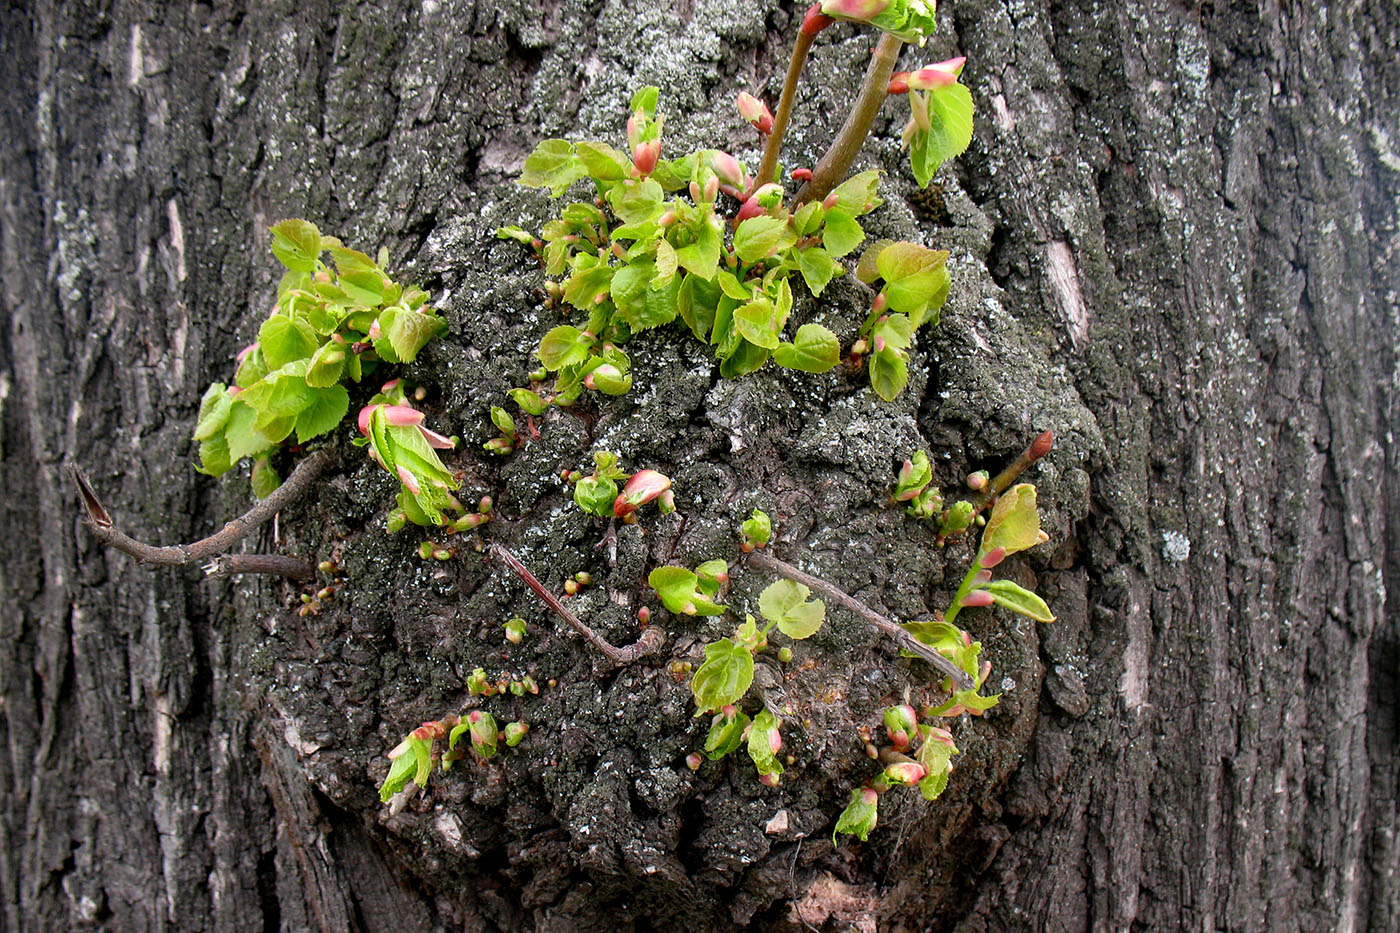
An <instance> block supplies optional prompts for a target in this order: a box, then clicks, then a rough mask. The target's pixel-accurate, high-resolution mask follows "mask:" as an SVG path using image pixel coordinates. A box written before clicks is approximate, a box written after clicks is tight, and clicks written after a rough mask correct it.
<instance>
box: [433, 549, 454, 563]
mask: <svg viewBox="0 0 1400 933" xmlns="http://www.w3.org/2000/svg"><path fill="white" fill-rule="evenodd" d="M451 559H452V551H450V550H449V549H447V548H445V547H435V548H433V560H451Z"/></svg>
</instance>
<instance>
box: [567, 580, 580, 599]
mask: <svg viewBox="0 0 1400 933" xmlns="http://www.w3.org/2000/svg"><path fill="white" fill-rule="evenodd" d="M564 595H565V596H577V595H578V581H577V580H574V579H568V580H565V581H564Z"/></svg>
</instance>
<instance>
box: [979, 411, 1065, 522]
mask: <svg viewBox="0 0 1400 933" xmlns="http://www.w3.org/2000/svg"><path fill="white" fill-rule="evenodd" d="M1054 443H1055V435H1054V433H1053V432H1051V431H1044V432H1042V433H1041V434H1039V435H1037V436H1036V439H1035V440H1033V441H1031V443H1030V446H1029V447H1027V448H1026V449H1025V450H1023V451H1021V456H1019V457H1017V458H1016V462H1015V463H1013V464H1011V466H1009V467H1007V468H1006V469H1004V470H1002V471H1001V472H1000V473H998V474H997V475H996V476H995V477H993V479H992V481H991V482H989V483H987V485H986V487H985V488H984V489H983V490H982V494H981V495H979V496H978V497H977V498H976V499H974V500H972V505H973V509H974V511H973V513H972V514H973V515H974V516H975V515H976V514H977V513H978V512H980V511H982V510H983V509H985V508H986V507H987V506H989V505H991V504H992V502H993V501H995V500H996V497H997V496H999V495H1001V494H1002V493H1004V492H1006V490H1007V488H1008V487H1010V485H1011V484H1012V483H1014V482H1016V479H1017V478H1018V477H1019V476H1020V475H1021V474H1022V473H1024V472H1025V471H1026V469H1027V468H1028V467H1029V466H1030V465H1031V464H1032V463H1035V462H1036V461H1037V460H1039V459H1040V458H1041V457H1043V456H1045V455H1046V454H1048V453H1049V452H1050V447H1051V445H1053V444H1054Z"/></svg>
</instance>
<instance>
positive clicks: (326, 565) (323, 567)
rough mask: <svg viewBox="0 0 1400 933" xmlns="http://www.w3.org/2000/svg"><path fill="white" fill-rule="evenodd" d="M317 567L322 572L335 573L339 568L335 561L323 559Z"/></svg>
mask: <svg viewBox="0 0 1400 933" xmlns="http://www.w3.org/2000/svg"><path fill="white" fill-rule="evenodd" d="M316 569H317V570H319V571H321V572H322V573H335V571H336V570H337V569H338V568H337V567H336V564H335V561H333V560H323V561H321V562H320V563H319V564H317V565H316Z"/></svg>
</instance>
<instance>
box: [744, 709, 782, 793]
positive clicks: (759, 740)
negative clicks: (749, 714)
mask: <svg viewBox="0 0 1400 933" xmlns="http://www.w3.org/2000/svg"><path fill="white" fill-rule="evenodd" d="M781 725H782V721H781V720H780V719H778V717H776V716H774V715H773V714H772V713H770V712H768V710H767V709H762V710H759V712H758V715H757V716H755V717H754V718H753V725H751V726H750V727H749V757H750V758H751V759H753V764H754V767H755V768H757V769H758V773H759V774H760V775H762V776H769V775H772V776H774V777H776V776H778V775H780V774H782V773H783V764H782V762H780V761H779V760H778V752H779V751H780V750H781V749H782V747H783V739H782V736H781V735H779V733H778V727H779V726H781Z"/></svg>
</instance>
